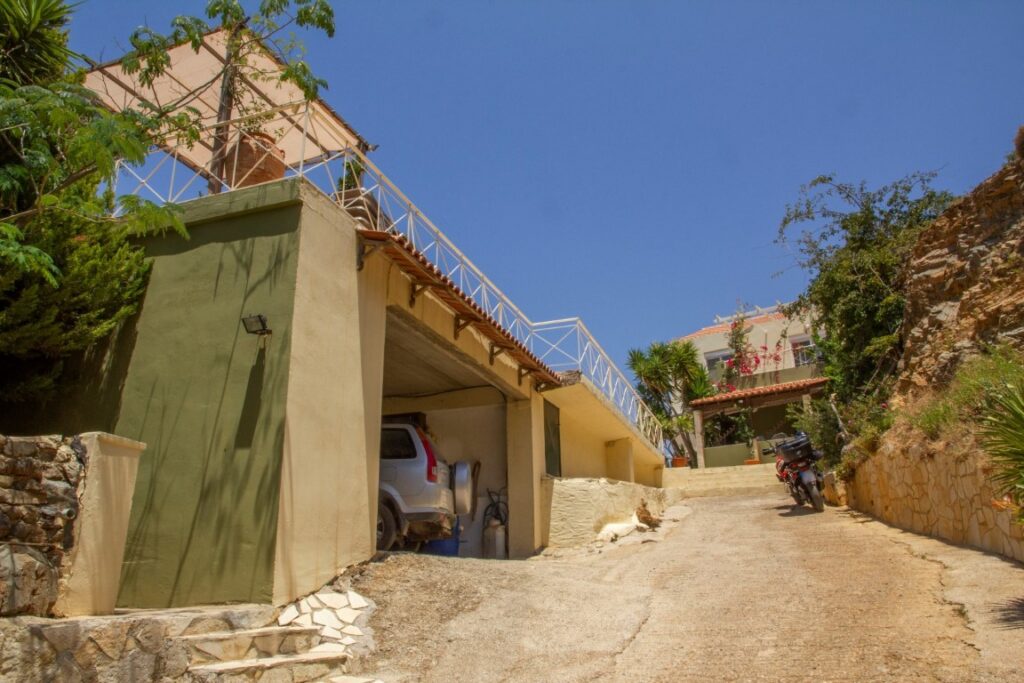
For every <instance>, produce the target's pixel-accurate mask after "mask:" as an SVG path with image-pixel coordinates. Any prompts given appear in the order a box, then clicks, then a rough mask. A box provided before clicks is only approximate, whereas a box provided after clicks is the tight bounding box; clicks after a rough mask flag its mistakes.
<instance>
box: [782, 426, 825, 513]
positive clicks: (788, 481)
mask: <svg viewBox="0 0 1024 683" xmlns="http://www.w3.org/2000/svg"><path fill="white" fill-rule="evenodd" d="M774 451H775V476H776V477H778V479H779V481H781V482H782V483H784V484H785V485H786V488H787V489H789V495H791V496H793V500H795V501H796V504H797V505H803V504H804V503H810V504H811V507H813V508H814V509H815V510H817V511H818V512H822V511H824V510H825V499H824V497H823V496H822V494H821V492H822V490H823V489H824V484H825V476H824V475H823V474H822V472H821V469H820V468H819V467H818V465H817V463H818V461H819V460H821V452H820V451H816V450H814V449H813V448H812V447H811V440H810V439H809V438H808V437H807V435H806V434H797V435H796V436H794V437H793V438H791V439H787V440H785V441H781V442H779V443H777V444H776V445H775V448H774Z"/></svg>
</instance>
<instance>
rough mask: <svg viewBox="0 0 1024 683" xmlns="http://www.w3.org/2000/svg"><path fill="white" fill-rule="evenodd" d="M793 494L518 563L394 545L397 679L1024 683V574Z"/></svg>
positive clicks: (688, 510)
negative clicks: (795, 500)
mask: <svg viewBox="0 0 1024 683" xmlns="http://www.w3.org/2000/svg"><path fill="white" fill-rule="evenodd" d="M787 501H788V499H787V498H785V497H784V496H783V495H781V494H780V495H760V496H756V497H733V498H707V499H700V500H693V501H690V502H688V503H687V505H685V506H680V507H677V508H673V509H672V510H670V511H669V513H668V515H667V517H669V518H675V519H676V520H677V522H669V523H668V524H667V525H666V527H667V528H664V529H663V530H660V531H659V532H657V533H651V534H639V535H638V534H634V535H632V536H630V537H627V538H626V539H623V540H622V541H619V542H618V543H617V544H610V545H605V546H602V547H589V548H585V549H579V550H574V551H563V552H559V553H548V554H546V555H545V556H542V557H538V558H534V559H532V560H529V561H522V562H512V561H509V562H498V561H483V560H455V559H443V558H432V557H426V556H422V555H409V554H400V555H392V556H391V557H389V558H388V559H387V560H385V561H383V562H377V563H373V564H370V565H368V566H366V567H365V568H364V569H363V571H362V573H361V574H360V575H359V576H357V577H355V579H354V583H353V585H354V587H355V588H356V590H358V591H360V592H363V593H365V594H367V595H369V596H370V597H372V598H373V599H374V600H375V601H376V602H377V604H378V611H377V613H376V614H375V616H374V620H373V622H372V624H371V625H372V626H373V627H374V628H375V631H376V638H377V643H378V648H379V649H378V652H377V655H376V656H375V658H374V659H372V660H370V661H369V662H368V663H367V666H368V671H370V672H372V673H374V674H375V675H376V676H378V677H380V678H382V679H384V680H386V681H399V680H401V681H487V682H490V681H712V680H713V681H722V680H727V681H732V680H736V681H754V680H764V681H875V680H879V681H882V680H899V681H976V680H993V681H1014V680H1022V681H1024V568H1022V567H1021V566H1020V565H1017V564H1014V563H1011V562H1008V561H1005V560H1002V559H999V558H997V557H994V556H990V555H986V554H984V553H980V552H977V551H973V550H967V549H963V548H958V547H955V546H950V545H947V544H944V543H941V542H938V541H935V540H933V539H929V538H924V537H920V536H916V535H913V534H907V533H904V532H900V531H898V530H895V529H893V528H890V527H887V526H885V525H882V524H880V523H878V522H875V521H873V520H870V519H868V518H866V517H863V516H860V515H858V514H857V513H854V512H851V511H848V510H837V509H827V510H826V511H825V512H824V513H822V514H814V513H812V512H811V510H810V509H809V508H796V509H794V508H793V507H792V505H791V502H787Z"/></svg>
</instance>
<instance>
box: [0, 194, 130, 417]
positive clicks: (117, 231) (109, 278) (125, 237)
mask: <svg viewBox="0 0 1024 683" xmlns="http://www.w3.org/2000/svg"><path fill="white" fill-rule="evenodd" d="M130 237H131V230H130V228H129V224H127V223H121V222H113V223H109V222H103V221H96V220H90V219H86V218H81V217H77V216H61V215H57V214H50V215H47V216H44V217H41V218H38V219H36V220H33V221H31V222H30V223H29V224H28V226H27V228H26V235H25V240H26V241H27V242H28V243H31V244H33V245H35V246H34V248H38V249H39V250H41V251H44V252H45V253H47V254H49V256H50V258H51V259H52V263H53V266H54V267H55V268H57V269H59V271H60V273H61V278H60V285H59V286H58V287H54V286H53V284H52V282H51V281H50V279H49V278H47V277H46V276H45V275H46V274H45V273H40V272H35V271H32V270H21V269H17V268H5V269H3V270H0V378H2V379H0V387H2V390H0V396H2V398H0V401H8V402H13V401H26V400H36V399H44V398H46V397H47V396H48V395H49V394H50V393H51V392H52V391H53V390H54V388H55V383H56V381H57V380H58V378H59V376H60V372H61V370H62V367H63V361H64V360H65V359H67V358H68V357H69V356H71V355H72V354H74V353H75V352H78V351H81V350H84V349H86V348H88V347H89V346H91V345H92V344H94V343H96V342H98V341H101V340H102V339H104V338H105V337H106V336H107V335H108V334H110V332H111V331H112V330H113V329H114V328H115V327H116V326H117V325H118V324H119V323H120V322H122V321H123V320H125V319H126V318H127V317H128V316H130V315H131V314H132V313H134V312H135V311H136V309H137V306H138V301H139V299H140V298H141V295H142V292H143V290H144V287H145V281H146V274H147V265H146V262H145V260H144V258H143V253H142V250H141V249H139V248H137V247H135V246H133V245H132V244H131V242H130Z"/></svg>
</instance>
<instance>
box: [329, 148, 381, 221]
mask: <svg viewBox="0 0 1024 683" xmlns="http://www.w3.org/2000/svg"><path fill="white" fill-rule="evenodd" d="M365 171H366V166H364V165H363V162H362V161H360V159H359V157H352V158H351V159H346V160H345V175H343V176H342V177H341V179H340V180H338V191H337V192H336V193H335V198H336V199H337V201H338V203H339V204H341V208H343V209H345V210H346V211H347V212H348V213H349V215H350V216H352V218H354V219H355V220H356V222H357V223H359V224H360V225H362V226H363V227H364V228H366V229H367V230H387V229H388V228H389V227H390V226H391V219H390V218H388V216H387V214H385V213H384V212H383V211H382V210H381V208H380V204H378V203H377V199H376V198H375V197H374V196H373V195H372V194H371V193H370V192H368V191H366V190H365V189H363V173H364V172H365Z"/></svg>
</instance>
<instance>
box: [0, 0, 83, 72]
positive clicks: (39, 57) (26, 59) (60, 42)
mask: <svg viewBox="0 0 1024 683" xmlns="http://www.w3.org/2000/svg"><path fill="white" fill-rule="evenodd" d="M70 17H71V7H70V6H68V5H67V4H65V3H64V1H63V0H5V1H4V2H0V82H5V83H6V84H7V85H14V86H17V85H25V84H28V83H50V82H52V81H55V80H57V79H59V78H60V77H61V76H63V75H64V72H65V70H66V69H67V65H68V64H69V63H70V62H71V60H72V59H73V58H74V57H75V56H76V55H75V54H74V53H73V52H72V51H71V50H70V49H68V36H67V31H66V30H65V28H64V27H65V26H66V25H67V23H68V20H69V19H70Z"/></svg>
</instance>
